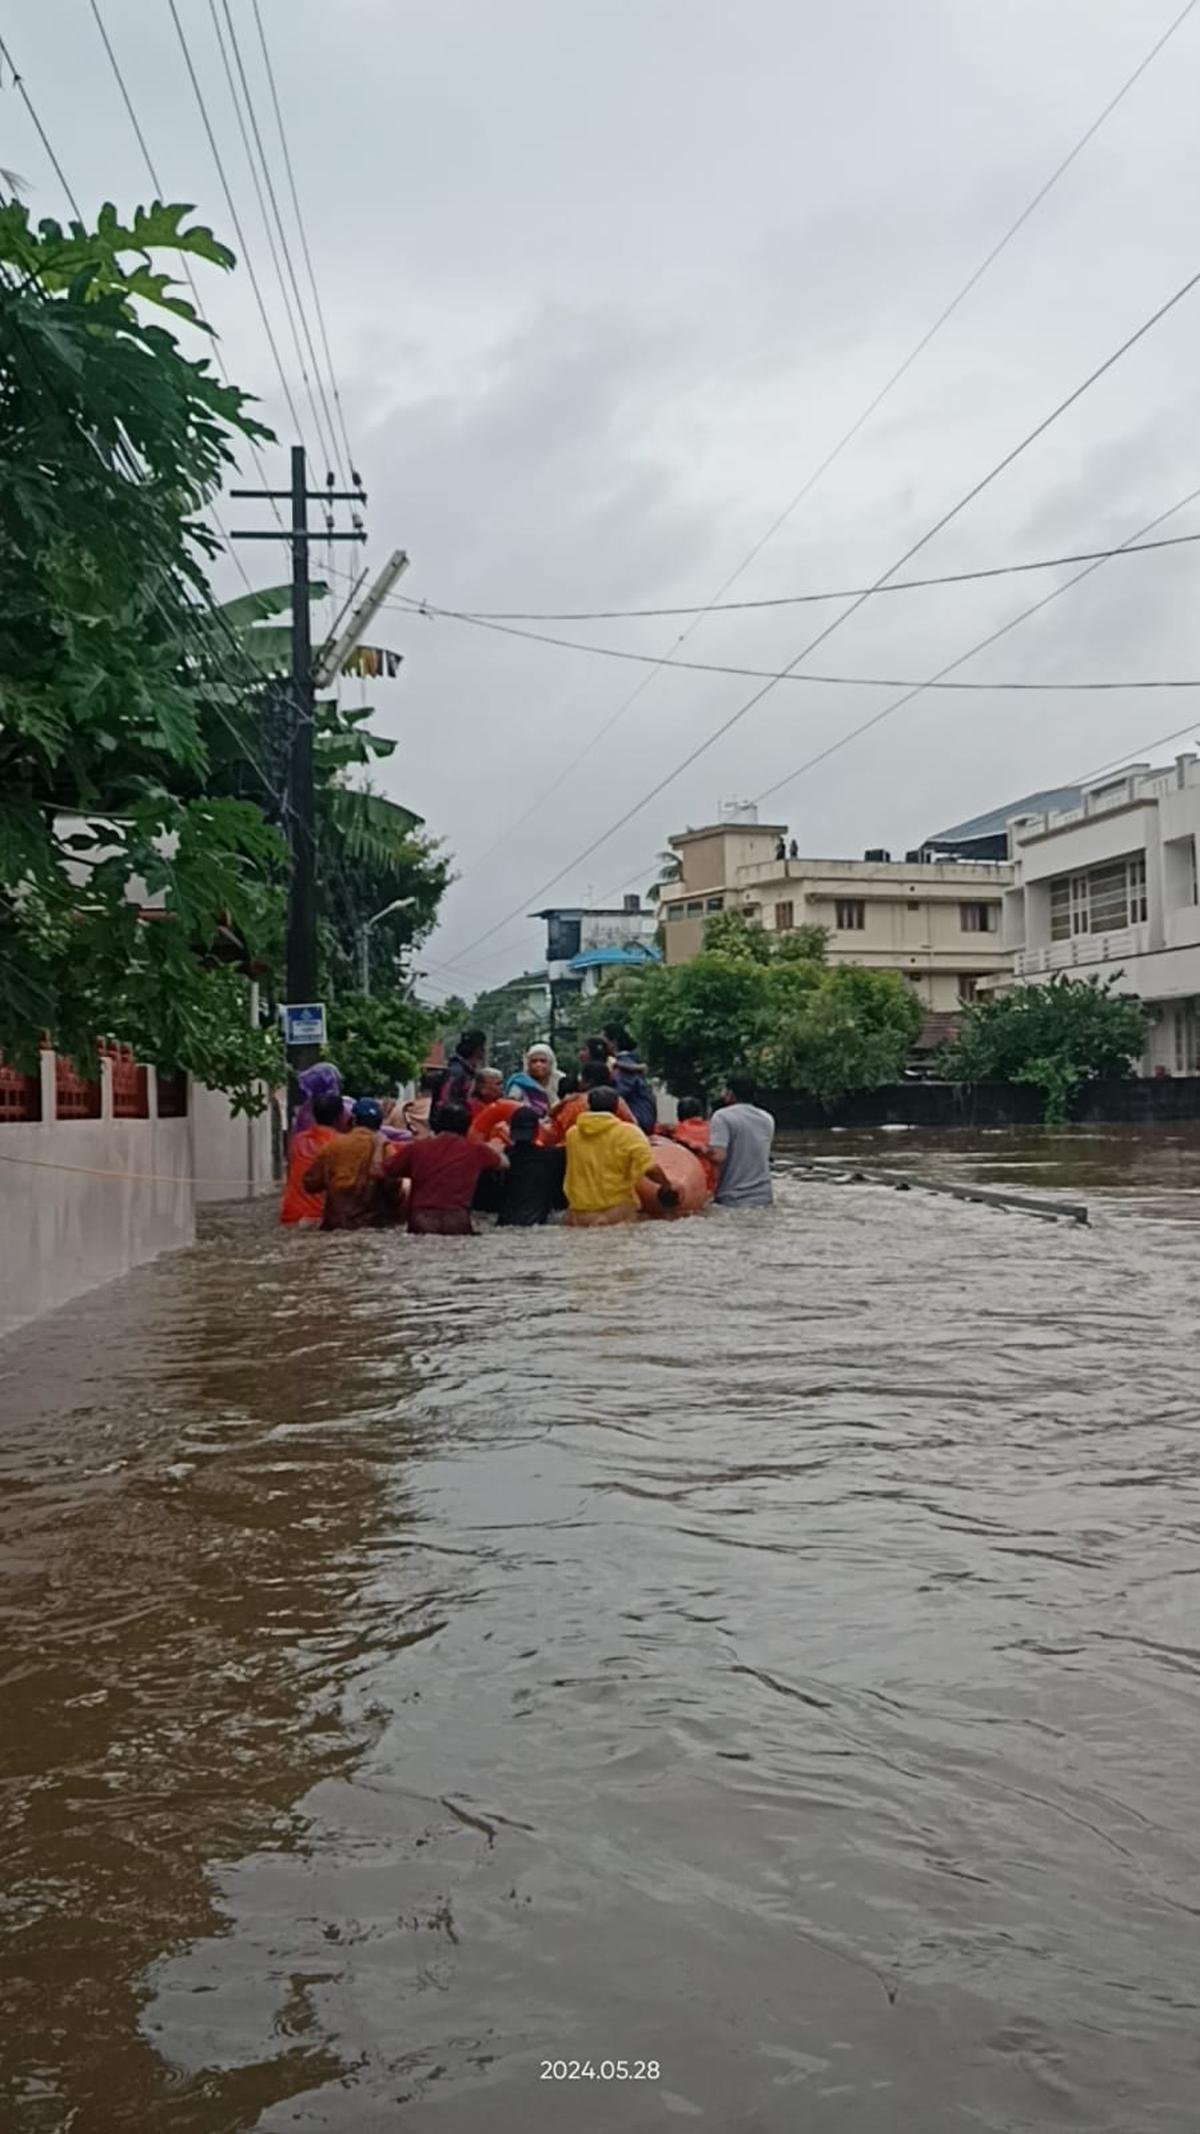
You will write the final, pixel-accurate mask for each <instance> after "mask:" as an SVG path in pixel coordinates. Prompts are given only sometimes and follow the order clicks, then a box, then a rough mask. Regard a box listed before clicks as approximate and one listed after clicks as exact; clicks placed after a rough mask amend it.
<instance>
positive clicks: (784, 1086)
mask: <svg viewBox="0 0 1200 2134" xmlns="http://www.w3.org/2000/svg"><path fill="white" fill-rule="evenodd" d="M613 1016H619V1017H620V1018H621V1019H623V1020H624V1021H625V1022H627V1023H628V1024H629V1026H630V1028H631V1029H632V1031H633V1033H634V1035H635V1037H636V1039H637V1044H638V1049H639V1050H640V1051H641V1052H642V1054H643V1055H644V1057H645V1059H646V1062H647V1064H648V1066H649V1067H650V1069H651V1071H652V1072H653V1073H655V1074H657V1075H661V1076H662V1078H663V1079H664V1080H665V1081H666V1082H667V1083H668V1085H669V1086H670V1088H672V1089H673V1090H674V1091H675V1092H676V1094H677V1095H683V1094H685V1093H687V1092H691V1091H695V1092H696V1093H697V1094H699V1095H703V1096H707V1097H712V1096H714V1095H715V1094H716V1093H717V1092H718V1091H719V1090H720V1088H721V1087H722V1085H723V1084H724V1082H725V1080H726V1078H727V1076H728V1075H729V1074H731V1073H734V1072H737V1071H739V1070H740V1071H742V1072H745V1073H749V1074H751V1075H753V1076H754V1077H755V1079H756V1080H758V1081H759V1082H761V1083H762V1084H763V1086H764V1087H765V1088H767V1089H771V1090H776V1091H780V1092H783V1091H788V1092H797V1093H803V1094H806V1095H809V1096H812V1097H815V1098H816V1099H817V1100H818V1101H819V1102H820V1103H822V1104H825V1105H833V1104H835V1103H836V1102H837V1101H838V1099H839V1098H840V1097H842V1096H844V1095H846V1094H847V1092H848V1091H850V1090H852V1089H873V1088H876V1087H878V1086H879V1085H880V1084H881V1083H884V1082H890V1081H894V1080H895V1079H896V1078H897V1077H898V1076H899V1075H900V1073H901V1072H902V1071H903V1067H904V1061H905V1058H906V1056H907V1054H908V1051H909V1049H910V1047H911V1046H912V1043H913V1041H914V1039H915V1038H916V1036H917V1034H918V1032H919V1030H920V1027H921V1009H920V1005H919V1003H918V1002H917V1000H916V999H915V998H914V997H913V995H912V993H911V992H910V990H909V988H908V987H907V986H906V985H905V983H904V981H903V979H901V978H898V977H895V976H894V975H892V974H891V973H890V972H882V971H866V970H858V969H854V968H851V967H848V966H845V965H830V964H827V963H826V961H825V935H824V932H823V930H822V929H821V928H820V927H805V928H799V929H797V930H796V932H795V933H792V934H783V935H774V934H769V933H767V932H766V931H765V930H764V929H762V928H760V927H755V926H750V925H748V924H747V922H746V921H745V920H744V919H743V918H742V917H741V916H740V915H739V914H738V913H735V912H723V913H721V914H720V915H719V916H716V917H714V918H712V919H710V920H709V922H708V926H707V927H706V929H705V944H704V948H703V949H702V951H701V953H700V954H699V955H698V956H693V957H692V959H691V961H690V962H688V963H684V964H679V965H677V966H674V967H667V966H663V965H653V966H650V967H649V968H647V969H646V970H644V971H637V972H623V973H622V974H621V975H620V977H619V978H618V979H617V980H615V981H613V982H610V984H609V985H607V986H605V987H604V988H603V989H602V990H601V993H600V995H599V998H598V1000H597V1004H596V1015H595V1020H596V1022H597V1023H600V1022H602V1021H605V1020H608V1019H610V1018H611V1017H613Z"/></svg>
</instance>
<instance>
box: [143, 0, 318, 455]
mask: <svg viewBox="0 0 1200 2134" xmlns="http://www.w3.org/2000/svg"><path fill="white" fill-rule="evenodd" d="M167 6H168V7H169V8H170V10H171V20H172V22H173V23H174V25H175V34H176V36H177V37H178V39H179V48H180V51H181V52H182V53H183V59H184V65H185V66H186V68H187V71H188V78H189V80H190V82H191V84H192V91H193V94H194V96H195V98H196V103H197V106H198V108H199V112H200V117H201V119H202V120H203V122H204V131H205V133H206V134H207V136H208V145H209V148H210V149H211V151H212V159H213V162H214V163H215V164H216V167H217V176H218V177H219V178H220V181H221V189H222V191H223V192H224V195H225V205H226V207H227V208H228V209H229V215H230V220H231V221H232V223H233V227H234V230H235V231H236V233H237V240H238V243H239V244H240V246H241V248H242V259H243V261H244V263H245V267H246V272H247V274H248V275H249V277H250V286H251V288H252V289H253V291H254V299H255V302H256V303H257V305H258V311H259V317H260V318H261V319H262V322H263V328H264V330H265V332H266V336H267V341H268V343H269V345H270V350H271V354H272V356H273V357H274V360H275V369H276V371H277V373H278V376H279V384H280V388H281V390H282V393H283V398H284V402H285V404H286V406H287V411H288V414H289V415H290V416H291V419H292V426H293V428H294V430H295V432H296V435H297V437H298V438H300V440H301V442H303V440H304V431H303V428H302V426H301V422H300V417H299V415H298V414H297V413H296V403H295V401H294V400H293V398H292V389H291V387H290V386H289V384H288V382H287V377H286V374H285V372H284V368H283V362H282V359H281V357H280V354H279V347H278V344H277V342H276V340H275V335H274V332H273V331H272V327H271V320H270V316H269V314H268V312H267V307H266V303H265V302H264V299H263V293H262V289H261V288H260V286H259V280H258V276H257V274H256V273H255V271H254V262H253V260H252V259H251V257H250V248H249V246H248V245H247V243H246V237H245V232H244V231H243V229H242V222H241V217H240V215H239V214H238V211H237V207H236V205H235V204H234V198H233V193H232V191H231V189H230V184H229V179H228V177H227V175H226V171H225V165H224V162H223V161H222V158H221V151H220V149H219V148H218V146H217V137H216V135H215V133H214V132H213V128H212V120H211V119H210V118H209V115H208V106H207V104H206V103H205V101H204V91H203V90H202V89H201V87H200V82H199V78H198V76H197V74H196V69H195V66H194V65H193V62H192V54H191V47H190V46H189V44H188V41H187V38H186V36H185V35H184V28H183V24H182V22H181V21H180V19H179V9H178V7H177V6H176V0H167Z"/></svg>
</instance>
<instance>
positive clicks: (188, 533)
mask: <svg viewBox="0 0 1200 2134" xmlns="http://www.w3.org/2000/svg"><path fill="white" fill-rule="evenodd" d="M191 214H192V210H191V209H190V208H188V207H186V206H181V205H167V204H164V203H162V202H155V203H154V204H153V205H152V206H150V207H149V208H139V209H137V211H136V212H135V213H134V214H133V215H132V217H131V218H130V220H129V221H128V222H127V223H126V222H123V221H122V220H121V218H120V217H119V215H118V213H117V211H116V209H115V208H114V207H112V206H106V207H104V208H102V209H101V211H100V214H99V217H98V219H97V221H96V224H95V227H87V226H85V225H83V224H82V223H72V224H71V225H70V227H69V228H64V227H62V225H60V224H59V223H57V222H55V221H51V220H46V221H42V222H40V223H38V224H37V225H36V226H34V225H33V224H32V223H31V221H30V218H29V215H28V212H27V210H26V209H25V207H24V206H23V205H22V204H21V203H20V202H18V201H16V200H0V1048H3V1050H4V1052H5V1053H6V1054H7V1055H8V1056H10V1057H12V1058H15V1059H17V1060H25V1061H27V1060H29V1059H31V1057H32V1056H33V1054H34V1053H35V1052H36V1049H37V1045H38V1042H39V1038H40V1036H41V1035H42V1033H45V1034H46V1035H48V1036H49V1038H50V1039H51V1040H52V1041H53V1042H54V1043H55V1044H56V1045H57V1046H58V1047H59V1048H60V1049H62V1050H64V1051H67V1052H72V1053H74V1054H75V1055H76V1056H77V1057H79V1058H80V1059H81V1060H86V1059H88V1058H89V1057H91V1055H92V1047H93V1041H94V1039H95V1037H96V1036H97V1035H98V1034H100V1033H112V1034H115V1035H117V1036H122V1037H126V1038H129V1039H131V1040H132V1041H133V1042H134V1043H135V1044H136V1045H137V1047H138V1049H139V1051H140V1052H141V1054H142V1056H143V1057H144V1058H148V1059H151V1060H153V1061H155V1062H157V1063H159V1064H162V1065H164V1066H174V1065H183V1066H187V1067H191V1068H194V1069H195V1070H196V1072H198V1073H200V1074H203V1075H205V1076H206V1078H207V1079H208V1080H209V1081H212V1082H216V1083H217V1084H218V1085H219V1086H222V1087H227V1088H229V1089H230V1090H231V1091H233V1092H235V1093H236V1094H238V1095H240V1096H241V1097H242V1098H243V1099H244V1100H246V1101H253V1099H252V1097H251V1091H252V1089H253V1087H254V1084H255V1082H256V1080H257V1079H258V1077H259V1076H260V1075H261V1074H262V1073H263V1071H265V1070H266V1069H268V1068H269V1067H270V1066H271V1065H272V1064H273V1061H274V1056H275V1053H274V1045H273V1040H272V1038H271V1036H270V1034H269V1033H265V1032H262V1031H258V1030H252V1029H251V1028H250V1026H249V1022H248V1018H247V1015H246V1012H245V998H244V988H243V989H242V991H241V993H240V994H239V993H238V991H237V988H236V986H233V985H231V981H230V978H229V972H228V967H227V965H225V964H224V962H223V960H222V951H221V949H220V947H219V944H220V943H221V942H223V941H224V942H228V941H229V940H231V939H232V940H234V941H236V942H237V943H239V944H240V951H239V953H240V954H242V955H243V957H244V958H245V959H247V960H253V958H254V957H255V955H256V954H258V953H265V952H266V950H267V947H268V944H269V942H270V940H271V937H272V934H273V933H277V931H278V925H279V905H280V897H281V884H282V876H283V869H284V860H285V854H284V849H283V845H282V841H281V839H280V838H279V836H278V834H277V832H276V831H275V830H274V829H273V828H272V827H271V826H270V825H269V824H268V823H267V822H266V821H265V820H264V816H263V813H262V811H261V809H260V808H259V807H258V806H256V805H255V804H254V803H253V802H252V801H249V800H246V799H244V798H239V797H237V796H234V795H228V794H224V793H220V792H216V791H213V790H211V789H210V787H209V785H208V782H207V774H208V768H209V747H208V741H207V739H206V734H205V727H204V686H205V679H204V674H203V673H202V671H201V670H202V669H203V668H204V666H205V665H206V660H205V658H204V657H202V650H201V643H200V640H201V634H202V633H201V625H202V623H203V620H204V618H205V617H206V615H207V614H208V612H209V609H210V605H211V596H210V594H209V588H208V567H209V565H210V563H211V561H212V558H213V556H214V554H215V553H216V550H217V548H218V545H219V544H218V542H217V540H216V537H215V535H214V533H213V531H212V529H211V527H210V526H209V525H208V523H207V521H206V519H205V517H204V512H205V509H206V507H207V506H208V504H209V503H210V502H211V500H212V498H213V497H214V495H215V493H216V491H217V489H218V487H219V485H220V483H221V480H222V477H223V476H224V474H225V473H226V471H227V470H228V469H229V468H231V467H232V466H234V464H235V463H236V454H237V452H238V450H239V448H240V447H242V446H243V445H244V443H245V441H246V440H247V439H248V438H251V437H260V438H266V437H267V436H268V435H269V433H268V432H267V431H266V430H264V429H263V427H262V426H261V424H259V423H258V422H257V421H256V420H255V418H254V417H253V415H252V413H251V411H250V405H249V402H248V400H247V397H246V395H245V394H244V393H242V392H241V391H240V390H239V389H238V388H237V387H235V386H231V385H226V384H224V383H222V381H221V380H220V378H219V377H218V376H217V375H216V373H215V371H214V370H213V368H212V366H211V364H210V362H209V360H208V358H207V356H205V355H203V354H202V355H199V356H190V355H187V354H185V352H184V350H183V348H182V347H181V345H180V342H179V340H178V338H177V336H176V334H175V332H174V331H172V330H171V329H172V327H173V326H174V325H175V324H176V323H177V322H179V323H186V324H187V325H188V326H189V327H201V328H202V327H203V322H202V321H201V320H200V319H198V318H197V315H196V313H195V310H194V307H193V306H192V305H191V304H190V303H189V302H188V301H187V299H186V298H185V297H183V296H181V295H180V293H179V291H178V289H177V287H176V285H175V284H174V283H173V282H172V280H171V279H170V277H169V275H168V274H167V273H166V272H164V271H163V270H162V268H161V266H160V265H159V260H160V257H161V255H162V254H163V253H164V252H169V253H171V254H177V253H184V254H187V255H189V256H190V257H191V258H193V259H196V260H201V261H204V262H206V263H208V264H210V265H212V266H215V267H218V268H222V269H228V268H229V267H231V266H232V264H233V258H232V254H231V253H229V252H228V251H227V250H226V248H225V247H224V246H223V245H222V244H220V243H219V242H218V241H217V239H216V238H215V237H214V236H213V234H212V232H211V231H210V230H208V229H206V228H205V227H204V226H203V225H202V224H199V223H195V222H193V221H191V220H190V219H189V218H190V217H191Z"/></svg>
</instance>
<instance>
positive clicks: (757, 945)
mask: <svg viewBox="0 0 1200 2134" xmlns="http://www.w3.org/2000/svg"><path fill="white" fill-rule="evenodd" d="M828 941H829V930H828V928H827V927H824V926H796V927H793V928H792V930H791V931H790V932H789V933H785V934H769V933H768V932H767V930H766V928H765V927H763V926H759V925H758V924H756V922H755V921H754V920H752V919H747V918H745V917H744V915H743V914H742V913H741V912H740V911H721V912H716V913H715V914H714V915H713V917H712V918H711V919H707V920H706V921H705V925H704V946H705V948H706V949H721V950H723V951H724V952H725V953H726V954H727V955H730V956H741V957H749V958H750V960H751V961H752V962H754V963H823V962H824V960H825V950H826V946H827V943H828Z"/></svg>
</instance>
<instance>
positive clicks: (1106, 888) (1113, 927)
mask: <svg viewBox="0 0 1200 2134" xmlns="http://www.w3.org/2000/svg"><path fill="white" fill-rule="evenodd" d="M1128 924H1129V870H1128V867H1127V865H1126V863H1125V861H1124V860H1117V861H1116V862H1115V864H1113V865H1112V866H1108V867H1093V869H1092V871H1091V873H1090V874H1089V875H1088V932H1089V933H1091V934H1112V933H1115V932H1116V931H1117V929H1118V927H1121V926H1128Z"/></svg>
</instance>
